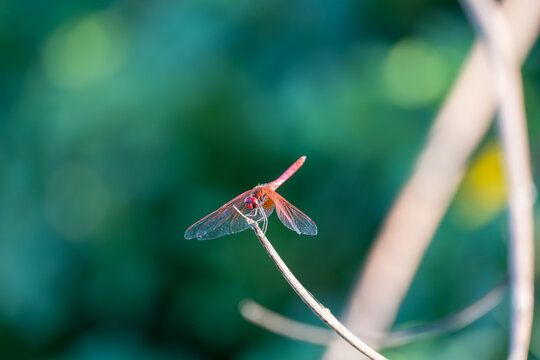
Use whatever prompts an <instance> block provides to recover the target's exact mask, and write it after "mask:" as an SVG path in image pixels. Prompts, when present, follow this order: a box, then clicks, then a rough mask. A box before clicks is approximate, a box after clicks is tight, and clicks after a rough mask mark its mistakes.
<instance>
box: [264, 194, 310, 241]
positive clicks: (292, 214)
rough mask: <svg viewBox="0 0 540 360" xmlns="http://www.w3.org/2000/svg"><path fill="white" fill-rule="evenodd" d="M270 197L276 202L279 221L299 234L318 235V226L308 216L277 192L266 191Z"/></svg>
mask: <svg viewBox="0 0 540 360" xmlns="http://www.w3.org/2000/svg"><path fill="white" fill-rule="evenodd" d="M265 192H266V193H267V194H268V197H269V198H270V199H272V201H274V203H275V206H276V212H277V215H278V218H279V220H281V222H282V223H283V225H285V226H286V227H288V228H289V229H291V230H293V231H296V232H297V233H298V234H306V235H317V225H315V223H314V222H313V220H311V219H310V218H309V217H308V216H307V215H306V214H304V213H303V212H301V211H300V210H298V209H297V208H296V207H294V206H293V205H292V204H291V203H290V202H288V201H287V200H285V199H284V198H283V197H282V196H281V195H279V194H278V193H277V192H275V191H273V190H270V189H265Z"/></svg>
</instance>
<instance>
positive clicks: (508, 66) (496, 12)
mask: <svg viewBox="0 0 540 360" xmlns="http://www.w3.org/2000/svg"><path fill="white" fill-rule="evenodd" d="M461 3H462V5H463V7H464V8H465V10H467V12H468V14H469V17H470V19H471V22H472V23H473V25H475V27H476V29H477V32H478V34H479V37H480V38H481V39H483V41H484V43H485V45H486V48H487V53H488V55H489V58H490V61H491V69H492V72H493V74H494V78H495V88H496V93H497V100H498V104H499V105H498V106H499V113H498V125H499V136H500V138H501V142H502V149H503V158H504V165H505V170H506V171H505V173H506V179H507V184H508V203H509V222H510V246H509V266H510V289H511V300H512V301H511V329H510V346H509V350H508V359H510V360H525V359H527V357H528V354H529V343H530V337H531V330H532V321H533V309H534V218H533V204H534V198H535V189H534V185H533V181H532V175H531V168H530V155H529V141H528V135H527V119H526V116H525V105H524V101H523V85H522V79H521V73H520V68H521V66H520V62H519V60H518V58H517V56H516V51H515V49H514V45H513V42H512V31H511V29H510V26H509V24H508V20H507V19H506V16H505V14H504V13H503V11H502V9H501V8H500V6H499V4H498V3H497V2H495V1H493V0H461Z"/></svg>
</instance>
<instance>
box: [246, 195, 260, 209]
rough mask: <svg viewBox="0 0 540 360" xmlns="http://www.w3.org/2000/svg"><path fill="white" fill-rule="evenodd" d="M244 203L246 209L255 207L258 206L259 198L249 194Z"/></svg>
mask: <svg viewBox="0 0 540 360" xmlns="http://www.w3.org/2000/svg"><path fill="white" fill-rule="evenodd" d="M244 204H245V205H246V207H247V208H248V209H255V208H256V207H258V206H259V199H257V197H255V196H253V195H250V196H248V197H246V198H245V199H244Z"/></svg>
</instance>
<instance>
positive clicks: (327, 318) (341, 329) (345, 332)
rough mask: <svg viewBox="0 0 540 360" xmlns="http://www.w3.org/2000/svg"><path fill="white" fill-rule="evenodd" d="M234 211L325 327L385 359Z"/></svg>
mask: <svg viewBox="0 0 540 360" xmlns="http://www.w3.org/2000/svg"><path fill="white" fill-rule="evenodd" d="M235 209H236V211H237V212H238V213H239V214H240V215H241V216H242V217H243V218H244V219H245V220H246V222H247V223H248V225H249V226H250V227H251V228H252V229H253V231H254V232H255V235H256V236H257V238H258V239H259V242H260V243H261V245H262V246H263V247H264V249H265V250H266V252H267V253H268V256H270V258H271V259H272V261H273V262H274V263H275V264H276V266H277V268H278V270H279V272H281V274H282V275H283V277H284V278H285V280H287V282H288V283H289V285H291V287H292V288H293V289H294V291H295V292H296V293H297V294H298V296H300V298H301V299H302V300H303V301H304V302H305V303H306V305H307V306H308V307H309V308H310V309H311V311H313V312H314V313H315V315H317V316H318V317H319V319H321V320H322V321H323V322H324V323H325V324H326V325H328V326H329V327H330V328H332V329H333V330H334V331H335V332H336V333H337V334H338V335H339V336H341V337H342V338H343V339H344V340H345V341H347V342H348V343H349V344H351V345H352V346H353V347H354V348H355V349H357V350H358V351H360V352H361V353H362V354H364V355H365V356H366V357H368V358H369V359H373V360H385V359H386V358H385V357H384V356H382V355H381V354H379V353H378V352H377V351H375V350H373V349H372V348H370V347H369V346H368V345H366V344H365V343H364V342H363V341H362V340H360V339H359V338H357V337H356V336H355V335H354V334H353V333H351V332H350V331H349V329H347V328H346V327H345V326H343V324H342V323H341V322H339V320H338V319H336V317H335V316H334V315H332V313H331V312H330V310H329V309H327V308H326V307H324V306H323V305H322V304H321V303H320V302H319V301H318V300H317V299H315V297H314V296H313V295H311V293H310V292H309V291H307V290H306V288H305V287H304V286H303V285H302V284H301V283H300V282H299V281H298V279H296V277H295V276H294V275H293V273H292V272H291V271H290V270H289V268H288V267H287V265H285V263H284V262H283V260H281V257H280V256H279V254H278V253H277V251H276V250H275V249H274V247H273V246H272V244H271V243H270V241H269V240H268V239H267V238H266V236H265V235H264V233H263V232H262V230H261V229H260V228H259V225H258V224H257V222H256V221H253V220H251V219H250V218H248V217H247V216H245V215H244V214H243V213H242V212H241V211H239V210H238V209H237V208H236V207H235Z"/></svg>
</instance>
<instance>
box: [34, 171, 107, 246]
mask: <svg viewBox="0 0 540 360" xmlns="http://www.w3.org/2000/svg"><path fill="white" fill-rule="evenodd" d="M109 205H110V191H109V188H108V187H107V186H106V184H105V183H104V182H103V180H102V178H101V177H100V176H99V175H98V174H97V173H96V172H95V171H94V170H93V169H92V168H90V167H88V166H86V165H84V164H65V165H62V166H60V167H59V168H57V169H56V170H55V171H54V172H53V174H52V175H51V176H50V178H49V182H48V186H47V194H46V199H45V206H46V208H47V213H48V216H49V220H50V222H51V224H52V225H53V227H54V228H55V229H56V230H57V231H58V232H60V233H61V234H62V235H64V236H65V237H66V238H67V239H70V240H79V239H83V238H85V237H87V236H89V235H91V234H92V233H94V232H95V231H96V230H98V229H99V227H100V226H101V225H102V223H103V221H104V219H105V218H106V217H107V215H108V213H109V209H110V206H109Z"/></svg>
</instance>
